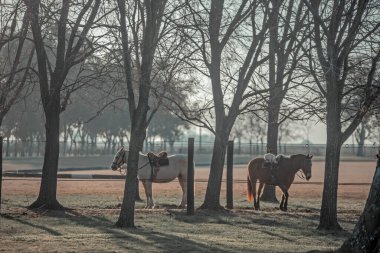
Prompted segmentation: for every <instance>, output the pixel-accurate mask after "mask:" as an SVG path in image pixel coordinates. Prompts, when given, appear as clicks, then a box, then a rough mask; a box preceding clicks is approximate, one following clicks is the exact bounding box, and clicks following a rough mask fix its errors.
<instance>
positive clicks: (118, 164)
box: [112, 149, 127, 171]
mask: <svg viewBox="0 0 380 253" xmlns="http://www.w3.org/2000/svg"><path fill="white" fill-rule="evenodd" d="M119 152H123V154H122V155H121V156H120V157H118V158H117V159H115V160H117V161H116V162H115V161H114V162H113V163H112V165H116V166H117V168H118V169H119V171H121V168H120V166H121V165H122V164H124V163H126V162H127V161H126V159H125V150H124V149H121V150H120V151H119ZM120 158H121V159H120ZM119 160H120V161H119Z"/></svg>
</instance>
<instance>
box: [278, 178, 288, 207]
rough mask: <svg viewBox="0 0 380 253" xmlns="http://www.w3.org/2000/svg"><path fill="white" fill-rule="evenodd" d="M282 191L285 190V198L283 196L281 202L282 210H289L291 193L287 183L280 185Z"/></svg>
mask: <svg viewBox="0 0 380 253" xmlns="http://www.w3.org/2000/svg"><path fill="white" fill-rule="evenodd" d="M278 187H280V189H281V191H282V192H283V195H284V196H285V200H283V198H282V199H281V204H280V210H282V211H287V210H288V198H289V193H288V187H286V186H285V185H281V184H280V185H279V186H278Z"/></svg>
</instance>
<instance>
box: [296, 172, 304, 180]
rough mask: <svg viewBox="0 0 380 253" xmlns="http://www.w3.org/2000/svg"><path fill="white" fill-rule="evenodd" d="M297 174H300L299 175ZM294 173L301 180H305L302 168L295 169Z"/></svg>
mask: <svg viewBox="0 0 380 253" xmlns="http://www.w3.org/2000/svg"><path fill="white" fill-rule="evenodd" d="M299 172H301V173H299ZM299 174H301V176H300V175H299ZM296 175H297V177H299V178H301V179H303V180H306V177H305V173H303V171H302V170H299V171H297V173H296Z"/></svg>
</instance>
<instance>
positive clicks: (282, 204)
mask: <svg viewBox="0 0 380 253" xmlns="http://www.w3.org/2000/svg"><path fill="white" fill-rule="evenodd" d="M284 200H285V194H282V196H281V203H280V209H281V210H282V208H283V207H284Z"/></svg>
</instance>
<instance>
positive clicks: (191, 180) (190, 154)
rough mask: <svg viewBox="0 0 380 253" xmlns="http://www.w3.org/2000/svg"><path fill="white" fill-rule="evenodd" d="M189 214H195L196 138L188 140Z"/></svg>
mask: <svg viewBox="0 0 380 253" xmlns="http://www.w3.org/2000/svg"><path fill="white" fill-rule="evenodd" d="M187 214H188V215H193V214H194V138H189V139H188V150H187Z"/></svg>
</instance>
